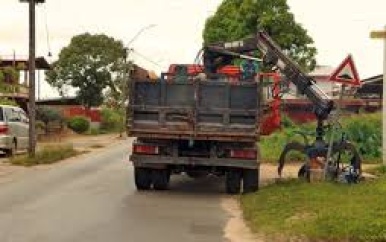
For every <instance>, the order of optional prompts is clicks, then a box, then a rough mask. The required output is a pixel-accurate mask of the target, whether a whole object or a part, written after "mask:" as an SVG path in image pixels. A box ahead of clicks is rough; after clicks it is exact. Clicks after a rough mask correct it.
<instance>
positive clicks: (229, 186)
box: [225, 169, 242, 194]
mask: <svg viewBox="0 0 386 242" xmlns="http://www.w3.org/2000/svg"><path fill="white" fill-rule="evenodd" d="M241 177H242V172H241V170H240V169H231V170H229V171H227V172H226V175H225V190H226V192H227V193H228V194H239V193H240V190H241Z"/></svg>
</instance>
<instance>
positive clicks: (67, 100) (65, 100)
mask: <svg viewBox="0 0 386 242" xmlns="http://www.w3.org/2000/svg"><path fill="white" fill-rule="evenodd" d="M36 104H37V105H81V104H80V102H79V101H78V99H77V98H76V97H59V98H50V99H43V100H37V101H36Z"/></svg>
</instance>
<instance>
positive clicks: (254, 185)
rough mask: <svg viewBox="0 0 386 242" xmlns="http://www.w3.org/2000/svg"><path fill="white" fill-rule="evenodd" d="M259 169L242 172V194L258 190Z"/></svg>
mask: <svg viewBox="0 0 386 242" xmlns="http://www.w3.org/2000/svg"><path fill="white" fill-rule="evenodd" d="M259 172H260V171H259V169H244V170H243V193H251V192H256V191H257V190H259Z"/></svg>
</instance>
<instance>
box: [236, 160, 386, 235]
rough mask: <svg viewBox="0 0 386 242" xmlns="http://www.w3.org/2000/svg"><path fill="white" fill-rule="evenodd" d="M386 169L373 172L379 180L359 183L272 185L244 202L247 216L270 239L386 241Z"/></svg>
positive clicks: (242, 201) (381, 168)
mask: <svg viewBox="0 0 386 242" xmlns="http://www.w3.org/2000/svg"><path fill="white" fill-rule="evenodd" d="M385 171H386V170H385V168H384V167H379V168H376V169H373V172H375V173H376V174H377V175H379V176H380V178H379V179H377V180H374V181H368V182H363V183H360V184H357V185H347V184H335V183H327V182H326V183H316V184H309V183H306V182H302V181H299V180H288V181H283V182H280V183H278V184H273V185H269V186H267V187H263V188H261V190H260V191H259V192H258V193H255V194H250V195H246V196H243V197H242V198H241V205H242V209H243V213H244V217H245V219H246V220H247V222H248V224H249V225H250V227H251V228H252V230H253V231H254V232H258V233H263V235H265V236H267V241H276V240H280V239H281V240H282V241H289V238H295V239H303V240H305V241H308V240H307V239H312V240H311V241H386V232H385V228H386V196H385V192H386V175H385ZM281 240H280V241H281Z"/></svg>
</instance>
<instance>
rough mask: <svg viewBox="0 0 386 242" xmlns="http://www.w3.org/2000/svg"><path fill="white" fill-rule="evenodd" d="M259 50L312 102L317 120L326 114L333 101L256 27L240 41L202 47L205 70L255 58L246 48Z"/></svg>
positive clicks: (265, 59) (323, 118)
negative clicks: (250, 34)
mask: <svg viewBox="0 0 386 242" xmlns="http://www.w3.org/2000/svg"><path fill="white" fill-rule="evenodd" d="M254 50H259V51H260V52H261V53H262V54H263V56H264V58H263V62H264V63H265V64H268V65H274V66H276V67H277V68H279V69H280V71H281V72H282V73H283V75H284V76H285V77H286V78H287V79H288V81H290V82H292V83H293V84H294V85H295V86H296V88H297V89H298V90H299V92H300V93H301V94H304V95H305V96H306V97H307V98H308V99H309V100H310V101H311V102H312V104H313V105H314V112H315V115H316V116H317V118H318V120H320V121H322V120H325V119H327V118H328V116H329V114H330V112H331V111H332V109H333V107H334V103H333V101H332V100H331V99H330V97H329V96H327V95H326V94H325V93H324V92H323V91H322V90H321V89H320V88H319V87H318V86H317V85H316V82H315V80H314V79H312V78H311V77H309V76H308V75H307V74H305V73H304V72H303V71H302V70H301V68H300V67H299V65H298V64H297V63H296V62H294V61H293V60H292V59H290V58H289V57H288V56H287V55H285V54H284V52H283V51H282V50H281V48H280V47H279V46H278V45H277V44H276V43H275V42H274V41H273V40H272V39H271V38H270V37H269V36H268V34H267V33H265V32H263V31H260V32H259V33H258V34H257V35H256V36H254V37H251V38H247V39H244V40H241V41H234V42H228V43H220V44H216V45H209V46H205V47H204V66H205V70H206V71H207V72H210V73H214V72H215V70H216V69H217V68H218V67H221V66H224V65H228V64H231V62H232V60H233V59H234V58H235V57H238V58H243V59H252V60H253V59H256V58H254V57H252V56H251V55H248V53H249V52H251V51H254Z"/></svg>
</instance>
